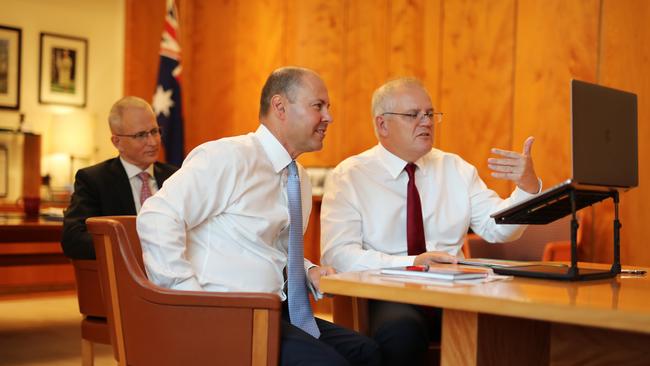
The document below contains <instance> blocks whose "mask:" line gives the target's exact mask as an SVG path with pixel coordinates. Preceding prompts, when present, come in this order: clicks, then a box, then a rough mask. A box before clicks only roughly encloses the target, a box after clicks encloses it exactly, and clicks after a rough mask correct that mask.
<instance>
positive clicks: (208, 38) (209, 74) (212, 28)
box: [181, 0, 255, 149]
mask: <svg viewBox="0 0 650 366" xmlns="http://www.w3.org/2000/svg"><path fill="white" fill-rule="evenodd" d="M191 8H192V13H193V14H194V16H193V18H192V30H193V33H194V34H193V36H192V37H191V38H190V41H189V43H190V47H191V49H192V53H191V54H189V55H188V56H187V57H185V61H184V64H183V67H184V69H188V71H189V72H190V73H191V76H192V78H191V84H192V90H188V91H186V93H187V94H188V95H187V98H185V100H186V101H188V102H189V104H191V115H189V116H188V115H186V116H185V119H186V123H185V135H186V138H185V141H186V145H188V149H191V148H193V147H195V146H196V145H198V144H200V143H203V142H205V141H209V140H213V139H216V138H219V137H224V136H230V135H232V130H233V129H236V128H237V125H238V124H239V123H240V122H242V121H241V120H240V119H236V117H235V116H237V115H238V112H239V111H237V110H236V108H235V106H236V102H235V101H236V100H237V95H235V94H234V93H233V92H232V91H233V90H234V89H235V83H236V80H235V73H234V70H235V66H236V62H237V60H236V57H235V55H236V53H235V52H234V50H235V49H236V46H237V39H236V37H235V35H236V32H235V31H233V30H234V29H236V26H237V21H236V20H237V18H236V9H237V8H236V3H235V2H234V1H228V0H219V1H193V2H191ZM181 31H182V30H181ZM188 99H189V100H188ZM249 108H255V106H250V107H249Z"/></svg>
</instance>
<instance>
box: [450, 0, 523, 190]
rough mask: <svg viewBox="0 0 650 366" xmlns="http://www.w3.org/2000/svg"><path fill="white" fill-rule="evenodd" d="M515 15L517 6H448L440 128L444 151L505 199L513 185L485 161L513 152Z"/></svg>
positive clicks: (505, 1) (504, 1)
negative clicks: (500, 151) (501, 151)
mask: <svg viewBox="0 0 650 366" xmlns="http://www.w3.org/2000/svg"><path fill="white" fill-rule="evenodd" d="M485 14H490V17H485ZM514 15H515V3H514V0H500V1H491V0H481V1H459V2H451V1H450V2H445V3H444V18H443V19H444V28H443V36H442V37H443V41H442V42H443V45H442V59H443V61H442V71H443V73H442V77H441V95H440V101H441V103H440V105H441V109H442V112H443V113H444V120H443V123H442V124H441V125H440V126H438V134H439V135H440V136H441V144H440V146H441V148H442V149H443V150H446V151H450V152H454V153H456V154H459V155H460V156H462V157H463V158H464V159H465V160H467V161H468V162H470V163H472V164H473V165H474V166H476V167H477V168H478V169H479V172H480V175H481V178H483V180H484V181H485V182H486V183H487V184H488V185H489V186H490V187H491V188H493V189H494V190H496V191H497V192H498V193H499V194H500V195H501V196H506V197H507V196H508V195H509V194H510V191H511V190H512V188H511V185H510V183H509V182H508V181H502V180H497V179H494V178H492V177H491V176H490V174H489V171H488V169H487V159H488V157H489V156H490V155H491V154H490V148H492V147H499V148H505V149H510V148H511V143H510V142H511V139H512V136H511V133H512V124H513V120H512V102H513V100H512V85H513V80H512V77H513V71H514V70H513V68H514V63H513V60H514V55H513V52H514V51H513V50H514V42H515V24H514ZM522 142H523V141H522ZM517 149H520V148H517Z"/></svg>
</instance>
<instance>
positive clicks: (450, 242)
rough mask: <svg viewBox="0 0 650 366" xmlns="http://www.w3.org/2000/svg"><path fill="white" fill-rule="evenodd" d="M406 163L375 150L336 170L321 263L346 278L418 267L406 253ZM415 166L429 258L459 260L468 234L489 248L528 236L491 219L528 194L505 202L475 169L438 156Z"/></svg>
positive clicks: (325, 206) (326, 203)
mask: <svg viewBox="0 0 650 366" xmlns="http://www.w3.org/2000/svg"><path fill="white" fill-rule="evenodd" d="M406 163H407V162H406V161H404V160H402V159H400V158H398V157H397V156H395V155H393V154H392V153H390V152H389V151H388V150H386V149H385V148H384V147H383V146H382V145H377V146H375V147H373V148H371V149H369V150H367V151H365V152H363V153H361V154H359V155H356V156H353V157H350V158H348V159H346V160H344V161H343V162H342V163H340V164H339V165H338V166H337V167H336V168H335V169H334V170H333V171H332V173H331V175H330V176H329V178H328V180H327V183H326V185H325V195H324V196H323V203H322V211H321V250H322V258H321V261H322V263H323V264H327V265H331V266H333V267H334V268H335V269H336V270H337V271H341V272H344V271H355V270H365V269H373V268H385V267H396V266H405V265H411V264H413V260H414V259H415V256H409V255H407V247H406V194H407V183H408V174H407V173H406V171H404V167H405V166H406ZM415 164H416V165H417V166H418V168H417V170H416V172H415V182H416V185H417V188H418V191H419V193H420V201H421V203H422V216H423V221H424V231H425V240H426V247H427V251H442V252H447V253H449V254H452V255H462V252H461V246H462V244H463V240H464V237H465V235H466V234H467V229H468V228H469V227H471V228H472V230H473V231H474V232H475V233H477V234H479V235H480V236H482V237H483V238H485V239H486V240H488V241H490V242H503V241H509V240H515V239H517V238H518V237H519V236H520V235H521V233H522V232H523V230H524V229H525V226H519V225H496V223H495V222H494V220H493V219H491V218H490V214H491V213H492V212H494V211H497V210H498V209H501V208H504V207H506V206H508V205H510V204H512V203H514V202H517V201H520V200H522V199H524V198H527V197H530V196H531V195H530V194H529V193H526V192H525V191H523V190H521V189H519V188H516V189H515V190H514V192H513V193H512V194H511V195H510V197H509V198H508V199H506V200H502V199H501V198H500V197H499V196H498V195H497V194H496V193H495V192H494V191H492V190H490V189H488V188H487V187H486V185H485V183H483V181H482V180H481V178H480V177H479V176H478V173H477V171H476V168H474V167H473V166H472V165H471V164H469V163H467V162H466V161H464V160H463V159H461V158H460V157H459V156H457V155H455V154H451V153H446V152H443V151H440V150H437V149H432V150H431V151H430V152H429V153H427V154H426V155H424V156H423V157H421V158H420V159H419V160H418V161H416V162H415ZM540 184H541V183H540Z"/></svg>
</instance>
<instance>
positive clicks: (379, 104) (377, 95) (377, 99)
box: [371, 77, 429, 118]
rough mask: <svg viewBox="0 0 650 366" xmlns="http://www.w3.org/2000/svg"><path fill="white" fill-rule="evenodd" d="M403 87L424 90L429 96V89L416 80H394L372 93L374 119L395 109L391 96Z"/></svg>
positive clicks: (404, 78)
mask: <svg viewBox="0 0 650 366" xmlns="http://www.w3.org/2000/svg"><path fill="white" fill-rule="evenodd" d="M403 87H418V88H422V90H424V91H425V92H427V94H429V92H428V91H427V88H426V87H425V86H424V84H422V82H421V81H420V80H418V79H416V78H412V77H403V78H398V79H393V80H390V81H388V82H386V83H385V84H384V85H382V86H380V87H379V88H377V90H375V92H374V93H372V104H371V105H372V110H371V112H372V117H373V118H375V117H377V116H379V115H381V114H384V113H386V112H388V111H390V109H391V108H392V107H393V106H392V104H391V102H392V100H391V98H390V97H391V96H392V94H393V92H394V91H395V90H397V89H400V88H403Z"/></svg>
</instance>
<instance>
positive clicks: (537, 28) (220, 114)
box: [124, 0, 650, 265]
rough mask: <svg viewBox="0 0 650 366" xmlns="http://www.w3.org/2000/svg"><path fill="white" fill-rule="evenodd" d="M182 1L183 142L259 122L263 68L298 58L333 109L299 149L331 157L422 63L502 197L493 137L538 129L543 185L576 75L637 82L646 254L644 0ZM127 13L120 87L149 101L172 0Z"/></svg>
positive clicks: (552, 173)
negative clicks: (490, 164) (392, 82)
mask: <svg viewBox="0 0 650 366" xmlns="http://www.w3.org/2000/svg"><path fill="white" fill-rule="evenodd" d="M177 1H178V4H179V13H180V14H179V15H180V19H181V27H182V29H181V35H182V38H181V42H182V48H183V67H184V68H183V93H184V95H183V100H184V109H185V117H186V131H187V133H186V146H187V150H188V151H189V150H190V149H191V148H193V147H195V146H196V145H198V144H200V143H202V142H205V141H208V140H212V139H216V138H220V137H224V136H230V135H236V134H241V133H246V132H249V131H252V130H254V129H255V128H256V126H257V112H258V104H259V101H258V98H259V92H260V88H261V85H262V83H263V81H264V79H265V78H266V76H267V75H268V73H269V72H270V71H271V70H272V69H274V68H275V67H277V66H280V65H288V64H296V65H301V66H306V67H310V68H313V69H315V70H316V71H317V72H319V73H320V74H321V75H322V76H323V78H324V79H325V82H326V84H327V85H328V88H329V92H330V99H331V102H332V110H333V116H334V123H333V124H332V126H331V127H330V129H329V130H328V136H327V138H326V140H325V148H324V149H323V151H321V152H318V153H310V154H305V155H304V156H303V157H302V158H301V161H302V163H303V164H305V165H308V166H323V165H327V166H331V165H336V164H337V163H338V162H340V161H341V160H343V159H344V158H346V157H348V156H350V155H352V154H356V153H359V152H361V151H363V150H365V149H366V148H368V147H370V146H372V145H374V144H375V143H376V139H375V136H374V133H373V130H372V124H371V123H372V121H371V117H370V111H369V110H370V97H371V94H372V92H373V91H374V89H375V88H376V87H377V86H379V85H380V84H381V83H383V82H384V81H385V80H387V79H389V78H391V77H396V76H404V75H413V76H416V77H419V78H421V79H423V81H424V82H425V84H426V85H427V86H428V88H429V91H430V93H431V95H432V99H433V102H434V105H435V106H436V108H437V109H439V110H441V111H443V112H444V113H445V119H444V122H443V123H442V125H440V126H438V129H437V131H436V140H435V141H436V146H439V147H441V148H443V149H445V150H449V151H452V152H455V153H459V154H460V155H461V156H463V157H464V158H465V159H466V160H468V161H470V162H471V163H472V164H474V165H475V166H476V167H477V168H478V169H479V174H480V175H481V176H482V177H483V178H484V179H485V180H486V182H487V183H488V185H489V186H491V187H492V188H495V189H496V190H497V192H498V193H499V194H501V195H507V194H508V193H509V192H510V190H511V188H512V185H511V184H509V183H507V182H501V181H495V180H493V179H492V178H491V177H489V170H488V169H487V166H486V164H485V160H486V159H487V157H488V156H489V148H491V147H493V146H497V147H506V148H511V149H514V150H521V148H522V144H523V141H524V140H525V138H526V137H527V136H528V135H534V136H535V137H536V138H537V141H536V143H535V146H534V148H533V156H534V158H535V163H536V168H537V172H538V174H539V175H540V176H541V177H542V179H543V180H544V185H545V187H550V186H552V185H554V184H556V183H558V182H560V181H562V180H564V179H566V178H568V177H570V175H571V169H570V166H571V165H570V164H571V161H570V97H569V96H570V92H569V87H570V84H569V81H570V79H571V78H578V79H582V80H587V81H592V82H593V81H599V82H602V83H604V84H606V85H612V86H614V87H620V88H623V89H630V90H633V91H636V92H638V93H639V94H640V97H639V106H640V109H639V146H640V154H641V155H640V159H639V162H640V173H641V187H640V188H637V189H635V190H633V191H631V192H629V193H626V194H625V195H623V197H622V203H621V209H622V211H621V212H622V213H621V214H622V219H623V223H624V229H623V231H622V234H623V243H624V244H623V258H624V262H627V263H635V264H645V265H650V257H649V256H650V254H648V253H646V251H645V250H644V241H643V238H644V232H643V227H644V226H647V225H644V224H647V223H648V222H649V221H650V217H648V215H647V214H646V213H645V211H647V210H645V211H644V210H643V204H644V203H645V202H648V201H649V199H650V197H649V196H650V191H648V190H647V189H645V188H644V182H645V181H646V180H648V179H649V178H648V174H649V169H650V161H649V159H650V157H648V155H647V153H646V152H645V151H644V150H643V146H644V144H645V143H646V142H647V141H648V140H649V139H650V136H649V135H648V134H649V133H650V131H649V128H650V127H648V118H650V117H649V113H650V111H649V110H648V109H647V108H648V107H647V105H648V103H647V98H648V97H647V95H648V93H650V87H649V86H648V80H650V77H648V70H649V69H650V68H649V65H648V62H649V61H648V60H649V59H650V55H649V51H648V47H650V46H648V45H650V42H649V41H650V39H649V38H650V34H648V30H647V26H644V23H643V22H644V20H645V19H648V15H649V14H648V6H649V5H648V3H647V2H644V1H641V0H623V1H614V0H584V1H563V0H548V1H546V0H545V1H541V0H491V1H489V0H479V1H469V0H446V1H445V0H395V1H391V0H376V1H373V0H357V1H346V0H335V1H325V0H306V1H303V0H279V1H269V0H249V1H243V2H237V1H232V0H215V1H200V0H177ZM601 11H602V12H601ZM126 13H127V15H126V51H125V59H126V65H125V82H124V85H125V93H127V94H135V95H139V96H142V97H144V98H146V99H149V98H150V97H151V94H152V91H153V85H154V84H155V79H156V71H157V68H158V47H159V41H160V31H161V27H162V23H163V14H164V1H163V0H138V1H135V0H127V1H126ZM599 70H600V71H599ZM599 75H600V77H599ZM589 211H590V212H591V213H592V214H594V222H595V226H594V229H593V230H590V232H589V234H590V235H588V236H589V237H592V238H594V240H593V242H592V243H589V248H588V249H587V250H586V251H585V252H586V253H587V254H588V255H589V256H588V257H586V258H585V259H591V255H592V254H593V258H594V259H596V260H600V261H609V260H610V257H609V256H608V253H610V252H611V216H612V207H611V204H609V203H603V204H600V205H598V206H597V207H596V208H595V209H589ZM603 240H607V242H605V241H603Z"/></svg>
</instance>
